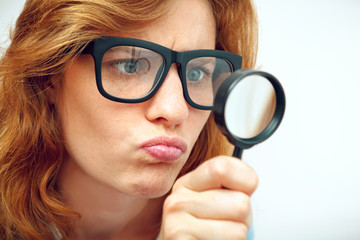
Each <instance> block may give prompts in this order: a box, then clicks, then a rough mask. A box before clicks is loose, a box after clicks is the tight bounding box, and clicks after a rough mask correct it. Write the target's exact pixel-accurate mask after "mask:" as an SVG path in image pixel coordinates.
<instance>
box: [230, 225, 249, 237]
mask: <svg viewBox="0 0 360 240" xmlns="http://www.w3.org/2000/svg"><path fill="white" fill-rule="evenodd" d="M247 234H248V228H247V226H246V225H245V224H239V225H238V227H237V228H236V229H234V232H233V235H234V239H239V240H246V237H247Z"/></svg>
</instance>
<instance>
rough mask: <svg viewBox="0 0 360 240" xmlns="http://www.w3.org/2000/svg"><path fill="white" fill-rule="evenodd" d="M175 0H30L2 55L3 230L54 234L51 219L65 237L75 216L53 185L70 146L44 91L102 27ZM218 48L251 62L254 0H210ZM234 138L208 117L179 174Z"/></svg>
mask: <svg viewBox="0 0 360 240" xmlns="http://www.w3.org/2000/svg"><path fill="white" fill-rule="evenodd" d="M173 2H174V1H165V0H142V1H136V0H57V1H48V0H28V1H27V2H26V4H25V7H24V10H23V11H22V13H21V14H20V16H19V18H18V20H17V23H16V26H15V30H14V32H13V33H12V37H11V38H12V39H11V44H10V46H9V48H8V49H7V51H6V52H5V54H4V55H3V56H2V58H1V60H0V236H2V238H3V239H16V238H22V239H51V238H52V236H51V234H50V232H49V230H48V229H47V228H48V226H49V224H53V225H55V226H56V227H57V229H58V230H59V232H60V233H61V234H62V235H63V237H64V238H65V239H66V238H67V237H68V236H69V235H70V234H71V232H72V228H71V226H72V221H73V220H74V216H75V215H76V214H75V213H74V212H73V211H72V210H70V209H69V208H67V207H66V204H65V203H64V200H63V199H62V196H61V194H60V193H59V192H58V191H57V188H56V178H57V173H58V171H59V167H60V164H61V159H62V155H63V153H64V151H65V149H64V146H63V141H62V133H61V130H60V128H59V126H60V124H59V123H58V122H57V116H56V111H55V110H54V108H53V107H52V106H51V104H49V101H48V98H47V96H46V94H45V90H46V89H47V88H48V87H50V86H51V81H52V80H53V79H58V80H59V81H61V78H62V74H63V73H64V70H65V67H66V66H67V64H69V62H71V61H72V60H73V59H75V58H76V56H77V55H78V54H79V53H80V52H81V50H82V47H83V46H84V45H86V43H88V42H90V41H92V40H93V39H95V38H98V37H100V36H102V35H103V33H105V32H112V31H118V32H130V31H131V30H132V29H134V28H135V29H139V28H141V27H146V25H147V24H149V23H151V22H152V21H155V20H156V19H159V18H160V17H161V16H163V15H164V14H165V13H166V12H167V11H168V9H169V8H171V7H172V5H173ZM209 2H210V4H211V6H212V8H213V11H214V16H215V19H216V24H217V45H216V48H217V49H220V50H226V51H229V52H233V53H237V54H239V55H242V56H243V66H244V67H245V68H250V67H253V66H254V64H255V60H256V51H257V20H256V14H255V10H254V6H253V3H252V2H251V0H237V1H236V0H209ZM228 153H229V144H228V143H227V141H226V139H225V138H224V137H223V136H222V134H221V133H220V132H219V131H218V130H217V128H216V126H215V123H214V121H213V119H212V117H210V119H209V120H208V122H207V123H206V125H205V127H204V129H203V131H202V132H201V134H200V137H199V139H198V141H197V142H196V144H195V146H194V148H193V150H192V153H191V155H190V158H189V160H188V162H187V164H186V165H185V166H184V168H183V170H182V172H181V173H180V174H184V173H186V172H188V171H190V170H192V169H194V168H195V167H196V166H197V165H199V164H200V163H201V162H203V161H205V160H206V159H209V158H211V157H213V156H216V155H219V154H228Z"/></svg>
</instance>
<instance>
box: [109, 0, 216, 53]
mask: <svg viewBox="0 0 360 240" xmlns="http://www.w3.org/2000/svg"><path fill="white" fill-rule="evenodd" d="M107 35H108V36H118V37H130V38H137V39H142V40H147V41H150V42H154V43H157V44H159V45H162V46H165V47H167V48H170V49H173V50H176V51H187V50H196V49H213V48H215V37H216V24H215V18H214V14H213V11H212V8H211V6H210V4H209V2H208V1H207V0H181V1H178V2H177V3H176V4H175V5H174V6H173V7H172V8H171V9H170V10H169V11H168V12H167V14H165V15H164V16H162V17H161V18H159V19H157V20H155V21H154V22H151V23H150V24H148V25H146V26H145V27H142V28H138V29H134V30H133V31H130V32H125V33H124V32H112V33H108V34H107Z"/></svg>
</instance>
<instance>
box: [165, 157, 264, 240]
mask: <svg viewBox="0 0 360 240" xmlns="http://www.w3.org/2000/svg"><path fill="white" fill-rule="evenodd" d="M257 184H258V178H257V175H256V173H255V172H254V170H253V169H252V168H250V167H249V166H248V165H247V164H245V163H244V162H242V161H240V160H239V159H236V158H232V157H227V156H219V157H216V158H213V159H210V160H208V161H206V162H205V163H203V164H202V165H200V166H199V167H198V168H196V169H195V170H194V171H192V172H189V173H188V174H186V175H184V176H182V177H181V178H179V179H178V180H177V181H176V182H175V184H174V186H173V189H172V193H171V194H170V195H169V196H168V197H167V198H166V200H165V202H164V207H163V222H162V226H161V232H160V239H161V240H173V239H194V240H195V239H204V240H205V239H211V240H213V239H221V240H224V239H226V240H231V239H236V240H242V239H244V240H245V239H246V236H247V232H248V229H249V228H250V224H251V218H252V217H251V207H250V196H251V194H252V193H253V192H254V191H255V189H256V187H257Z"/></svg>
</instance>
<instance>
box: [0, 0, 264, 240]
mask: <svg viewBox="0 0 360 240" xmlns="http://www.w3.org/2000/svg"><path fill="white" fill-rule="evenodd" d="M256 37H257V25H256V17H255V13H254V9H253V5H252V2H251V1H250V0H241V1H228V0H181V1H175V0H174V1H170V0H169V1H164V0H155V1H154V0H151V1H150V0H149V1H146V0H143V1H134V0H56V1H45V0H28V1H27V2H26V4H25V7H24V10H23V12H22V13H21V15H20V16H19V18H18V20H17V23H16V27H15V29H14V32H13V33H12V39H11V40H12V42H11V44H10V46H9V48H8V49H7V51H6V52H5V54H4V55H3V57H2V59H1V63H0V79H1V85H0V143H1V144H0V185H1V188H0V192H1V207H0V209H1V210H0V219H1V227H0V234H1V238H2V239H156V238H157V237H158V238H159V239H162V240H166V239H245V238H246V234H247V231H248V229H249V226H250V223H251V210H250V204H249V202H250V200H249V198H250V196H251V194H252V193H253V192H254V191H255V188H256V185H257V176H256V174H255V173H254V172H253V170H252V169H251V168H250V167H249V166H247V165H246V164H245V163H243V162H241V161H238V160H236V159H233V158H232V157H227V156H224V155H226V154H228V153H229V150H230V149H229V145H228V143H227V142H226V140H225V138H224V137H222V135H221V134H220V133H219V132H218V130H217V128H216V126H215V124H214V121H213V118H212V116H211V112H210V111H209V109H211V104H212V99H213V95H212V93H213V92H214V91H216V86H217V85H218V84H220V83H221V79H223V78H224V77H221V76H227V75H228V74H230V72H231V71H232V70H233V69H237V68H240V65H241V57H239V56H235V55H234V54H231V53H229V52H232V53H236V54H239V55H242V57H243V59H242V67H245V68H249V67H253V66H254V63H255V56H256V47H257V46H256V44H257V39H256ZM202 49H217V50H225V51H228V53H225V52H223V51H221V52H220V51H214V50H211V51H198V50H202ZM219 79H220V80H219ZM220 155H221V156H220Z"/></svg>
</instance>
